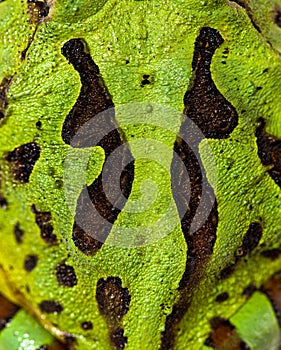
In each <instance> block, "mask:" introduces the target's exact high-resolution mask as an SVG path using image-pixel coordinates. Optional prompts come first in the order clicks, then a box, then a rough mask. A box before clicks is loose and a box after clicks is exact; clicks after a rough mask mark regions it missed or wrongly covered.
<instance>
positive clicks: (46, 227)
mask: <svg viewBox="0 0 281 350" xmlns="http://www.w3.org/2000/svg"><path fill="white" fill-rule="evenodd" d="M31 210H32V211H33V213H34V214H35V221H36V224H37V226H38V227H39V228H40V232H41V237H42V238H43V240H44V241H45V242H46V243H48V244H50V245H53V244H57V236H56V235H55V234H54V233H53V230H54V228H53V225H52V215H51V213H50V212H47V211H40V210H38V209H37V208H36V206H35V205H34V204H33V205H32V206H31Z"/></svg>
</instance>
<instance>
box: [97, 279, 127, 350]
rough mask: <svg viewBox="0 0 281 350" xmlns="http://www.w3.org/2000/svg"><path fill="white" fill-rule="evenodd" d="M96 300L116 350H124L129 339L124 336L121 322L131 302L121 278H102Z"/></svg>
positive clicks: (98, 285)
mask: <svg viewBox="0 0 281 350" xmlns="http://www.w3.org/2000/svg"><path fill="white" fill-rule="evenodd" d="M96 299H97V302H98V306H99V310H100V313H101V314H102V315H103V316H104V317H105V319H106V321H107V324H108V328H109V331H110V340H111V342H112V345H113V347H114V349H118V350H119V349H124V348H125V345H126V343H127V337H124V335H123V333H124V330H123V328H122V326H121V321H122V318H123V316H124V315H125V314H126V313H127V312H128V310H129V305H130V301H131V296H130V294H129V291H128V288H123V287H122V281H121V279H120V278H119V277H108V278H107V279H103V278H101V279H99V281H98V283H97V290H96Z"/></svg>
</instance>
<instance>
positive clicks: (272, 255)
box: [261, 248, 281, 261]
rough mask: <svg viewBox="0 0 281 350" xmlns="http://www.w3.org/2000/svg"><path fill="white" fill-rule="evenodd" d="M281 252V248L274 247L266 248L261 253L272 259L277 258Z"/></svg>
mask: <svg viewBox="0 0 281 350" xmlns="http://www.w3.org/2000/svg"><path fill="white" fill-rule="evenodd" d="M280 254H281V248H273V249H268V250H264V251H263V252H261V255H262V256H263V257H265V258H267V259H270V260H272V261H274V260H277V259H278V258H279V256H280Z"/></svg>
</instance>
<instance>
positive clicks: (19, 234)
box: [14, 223, 24, 243]
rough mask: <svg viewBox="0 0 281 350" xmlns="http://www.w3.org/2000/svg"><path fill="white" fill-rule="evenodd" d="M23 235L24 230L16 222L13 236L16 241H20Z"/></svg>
mask: <svg viewBox="0 0 281 350" xmlns="http://www.w3.org/2000/svg"><path fill="white" fill-rule="evenodd" d="M23 235H24V232H23V230H22V229H21V228H20V225H19V223H16V224H15V226H14V236H15V239H16V241H17V242H18V243H22V239H23Z"/></svg>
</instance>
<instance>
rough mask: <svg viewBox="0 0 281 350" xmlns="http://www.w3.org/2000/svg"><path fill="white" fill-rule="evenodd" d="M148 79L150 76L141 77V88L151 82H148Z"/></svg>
mask: <svg viewBox="0 0 281 350" xmlns="http://www.w3.org/2000/svg"><path fill="white" fill-rule="evenodd" d="M149 77H150V75H148V74H144V75H143V76H142V78H143V79H142V81H141V87H144V86H145V85H148V84H150V83H151V81H150V80H149Z"/></svg>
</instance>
